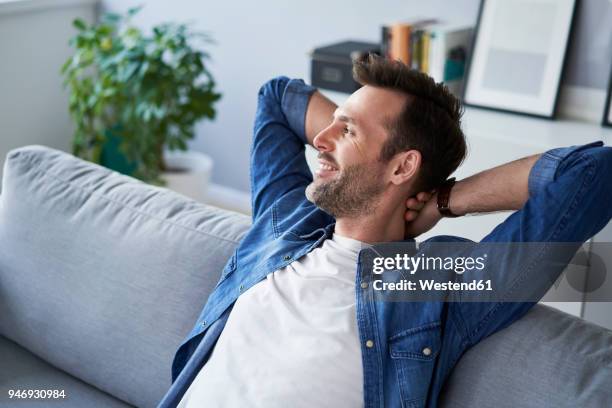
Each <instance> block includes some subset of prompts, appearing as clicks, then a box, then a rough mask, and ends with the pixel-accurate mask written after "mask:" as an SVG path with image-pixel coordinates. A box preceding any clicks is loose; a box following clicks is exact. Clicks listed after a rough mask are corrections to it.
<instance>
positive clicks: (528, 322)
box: [0, 146, 612, 407]
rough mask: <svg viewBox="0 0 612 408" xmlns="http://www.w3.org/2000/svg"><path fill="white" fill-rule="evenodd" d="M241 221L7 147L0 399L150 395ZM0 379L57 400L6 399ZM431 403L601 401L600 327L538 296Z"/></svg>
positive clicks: (89, 401)
mask: <svg viewBox="0 0 612 408" xmlns="http://www.w3.org/2000/svg"><path fill="white" fill-rule="evenodd" d="M249 224H250V220H249V218H248V217H245V216H242V215H238V214H235V213H231V212H228V211H224V210H220V209H217V208H214V207H210V206H205V205H203V204H200V203H197V202H195V201H192V200H190V199H187V198H185V197H183V196H181V195H178V194H176V193H173V192H171V191H169V190H167V189H164V188H159V187H153V186H150V185H147V184H144V183H141V182H139V181H137V180H135V179H132V178H130V177H126V176H123V175H120V174H118V173H115V172H112V171H109V170H107V169H105V168H103V167H100V166H97V165H94V164H91V163H88V162H85V161H82V160H80V159H77V158H74V157H72V156H70V155H68V154H66V153H63V152H60V151H57V150H53V149H50V148H46V147H43V146H27V147H23V148H19V149H15V150H13V151H11V152H9V154H8V155H7V157H6V160H5V164H4V173H3V180H2V192H1V194H0V406H2V407H4V406H17V407H32V406H41V407H46V406H58V407H126V406H131V405H134V406H138V407H153V406H155V405H156V404H157V403H158V402H159V400H160V399H161V398H162V396H163V395H164V393H165V392H166V390H167V389H168V387H169V386H170V366H171V361H172V357H173V354H174V351H175V350H176V348H177V347H178V345H179V344H180V342H181V340H182V339H183V337H184V336H185V335H186V334H187V333H188V331H189V330H190V328H191V326H192V324H193V322H194V321H195V320H196V318H197V316H198V314H199V312H200V311H201V309H202V307H203V305H204V303H205V302H206V297H207V295H208V294H209V293H210V292H211V290H212V289H213V287H214V286H215V284H216V281H217V278H218V276H219V273H220V271H221V269H222V267H223V265H224V263H225V261H226V259H228V258H229V257H230V255H231V254H232V252H233V250H234V249H235V247H236V245H237V243H238V242H239V241H240V239H241V237H242V236H243V235H244V233H245V231H246V230H247V229H248V228H249ZM9 389H61V390H65V394H66V397H65V398H64V399H63V402H61V403H56V402H54V401H49V400H28V401H15V400H14V399H13V400H11V399H9V398H8V390H9ZM52 403H53V405H52ZM442 406H443V407H610V406H612V333H611V332H610V331H607V330H604V329H602V328H600V327H598V326H595V325H592V324H589V323H586V322H584V321H582V320H579V319H576V318H574V317H572V316H570V315H567V314H564V313H562V312H559V311H556V310H554V309H551V308H548V307H545V306H541V305H538V306H536V307H534V308H533V309H532V311H531V312H530V313H529V314H528V315H527V316H525V317H524V318H523V319H521V320H520V321H518V322H516V323H515V324H513V325H511V326H510V327H509V328H507V329H505V330H502V331H500V332H498V333H496V334H495V335H493V336H491V337H489V338H488V339H486V340H484V341H483V342H482V343H480V344H479V345H478V346H476V347H474V348H473V349H471V350H470V351H468V352H467V353H466V354H465V356H464V357H463V358H462V359H461V360H460V361H459V363H458V365H457V367H456V369H455V370H454V371H453V374H452V376H451V378H450V379H449V381H448V383H447V385H446V388H445V391H444V394H443V402H442Z"/></svg>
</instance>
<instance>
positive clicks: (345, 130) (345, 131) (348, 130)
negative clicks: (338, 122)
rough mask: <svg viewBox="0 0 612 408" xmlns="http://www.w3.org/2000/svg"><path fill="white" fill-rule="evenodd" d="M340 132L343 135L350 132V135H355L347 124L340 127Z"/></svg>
mask: <svg viewBox="0 0 612 408" xmlns="http://www.w3.org/2000/svg"><path fill="white" fill-rule="evenodd" d="M342 133H343V134H345V135H348V134H350V135H351V136H353V135H355V134H354V133H353V132H351V130H350V129H349V128H348V127H347V126H345V127H344V129H342Z"/></svg>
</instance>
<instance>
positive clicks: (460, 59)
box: [425, 23, 473, 84]
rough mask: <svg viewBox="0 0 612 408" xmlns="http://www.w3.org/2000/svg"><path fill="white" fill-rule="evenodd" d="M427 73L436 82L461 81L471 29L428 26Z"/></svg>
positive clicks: (468, 27) (440, 24) (468, 49)
mask: <svg viewBox="0 0 612 408" xmlns="http://www.w3.org/2000/svg"><path fill="white" fill-rule="evenodd" d="M425 29H426V30H427V32H428V33H429V36H428V37H429V39H428V42H429V46H428V47H427V48H428V51H427V52H428V56H427V62H426V65H427V73H428V74H429V75H430V76H431V77H433V79H434V80H435V81H436V82H445V83H447V84H449V83H451V82H454V81H462V80H463V77H464V74H465V64H466V62H467V58H468V54H469V51H470V46H471V41H472V33H473V28H472V27H471V26H466V25H458V24H451V23H436V24H431V25H428V26H427V27H426V28H425Z"/></svg>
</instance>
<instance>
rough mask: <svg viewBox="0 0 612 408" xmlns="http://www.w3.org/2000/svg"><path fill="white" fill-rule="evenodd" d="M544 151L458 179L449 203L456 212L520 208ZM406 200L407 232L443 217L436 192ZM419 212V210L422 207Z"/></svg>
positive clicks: (425, 227)
mask: <svg viewBox="0 0 612 408" xmlns="http://www.w3.org/2000/svg"><path fill="white" fill-rule="evenodd" d="M541 156H542V155H541V154H537V155H533V156H528V157H525V158H522V159H519V160H515V161H512V162H510V163H506V164H503V165H501V166H497V167H494V168H492V169H489V170H485V171H482V172H480V173H477V174H475V175H473V176H470V177H468V178H466V179H463V180H459V181H458V182H457V183H455V185H454V186H453V188H452V193H451V196H450V201H449V206H450V209H451V211H452V212H453V213H454V214H457V215H465V214H470V213H486V212H493V211H504V210H519V209H521V208H522V207H523V205H524V204H525V202H527V199H528V198H529V187H528V186H529V174H530V172H531V169H532V167H533V165H534V164H535V163H536V162H537V161H538V159H539V158H540V157H541ZM420 197H424V199H422V200H419V199H418V198H417V197H411V198H409V199H408V201H407V202H406V206H407V210H408V211H407V213H406V215H407V218H406V221H409V222H408V223H407V225H406V228H407V231H406V235H407V236H411V237H416V236H418V235H420V234H422V233H424V232H426V231H428V230H430V229H431V228H433V226H434V225H435V224H437V223H438V221H440V219H442V216H441V215H440V212H439V211H438V208H437V195H436V194H434V195H433V196H431V199H429V197H430V196H429V195H428V194H427V193H420V196H419V198H420ZM423 202H425V204H424V208H423V210H422V211H421V212H420V213H419V212H418V210H419V209H420V208H421V207H423Z"/></svg>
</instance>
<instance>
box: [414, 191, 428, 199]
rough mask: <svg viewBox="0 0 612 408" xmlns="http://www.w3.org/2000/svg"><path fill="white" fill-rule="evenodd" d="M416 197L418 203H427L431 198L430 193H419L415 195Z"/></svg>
mask: <svg viewBox="0 0 612 408" xmlns="http://www.w3.org/2000/svg"><path fill="white" fill-rule="evenodd" d="M416 197H417V199H418V200H419V201H423V202H427V201H429V199H430V198H431V193H428V192H427V191H421V192H420V193H419V194H417V196H416Z"/></svg>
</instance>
